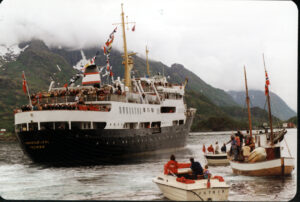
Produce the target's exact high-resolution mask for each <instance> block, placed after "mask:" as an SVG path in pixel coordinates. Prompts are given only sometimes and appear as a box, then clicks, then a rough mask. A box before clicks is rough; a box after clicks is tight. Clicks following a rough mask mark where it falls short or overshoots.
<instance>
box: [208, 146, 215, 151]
mask: <svg viewBox="0 0 300 202" xmlns="http://www.w3.org/2000/svg"><path fill="white" fill-rule="evenodd" d="M207 151H208V152H212V153H215V151H214V148H213V146H212V145H210V146H209V147H207Z"/></svg>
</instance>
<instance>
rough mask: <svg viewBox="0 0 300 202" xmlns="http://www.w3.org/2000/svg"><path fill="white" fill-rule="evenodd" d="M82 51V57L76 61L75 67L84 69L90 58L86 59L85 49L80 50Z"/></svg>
mask: <svg viewBox="0 0 300 202" xmlns="http://www.w3.org/2000/svg"><path fill="white" fill-rule="evenodd" d="M80 53H81V57H82V59H81V60H79V61H78V62H77V63H76V65H74V66H73V68H74V69H78V70H82V68H83V67H84V65H86V64H87V63H88V62H89V60H88V59H86V57H85V54H84V52H83V50H80Z"/></svg>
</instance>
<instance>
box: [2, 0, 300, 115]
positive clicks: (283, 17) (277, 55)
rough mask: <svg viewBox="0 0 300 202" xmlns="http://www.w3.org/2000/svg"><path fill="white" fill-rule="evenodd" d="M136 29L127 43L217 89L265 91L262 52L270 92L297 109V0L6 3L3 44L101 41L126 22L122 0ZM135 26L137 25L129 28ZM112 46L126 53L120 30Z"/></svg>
mask: <svg viewBox="0 0 300 202" xmlns="http://www.w3.org/2000/svg"><path fill="white" fill-rule="evenodd" d="M122 2H123V3H124V12H125V15H128V20H129V21H135V22H136V30H135V32H132V31H130V30H129V31H128V32H127V47H128V49H129V50H132V51H135V52H137V53H138V55H139V56H142V57H143V56H145V46H146V45H148V48H149V50H150V52H149V58H150V59H153V60H156V61H161V62H163V63H164V64H166V65H168V66H170V65H171V64H173V63H180V64H183V65H184V66H185V67H186V68H187V69H189V70H191V71H193V72H194V73H195V74H197V75H198V76H199V77H200V78H201V79H203V80H204V81H205V82H207V83H208V84H210V85H212V86H213V87H217V88H221V89H223V90H244V88H245V87H244V77H243V66H244V65H246V69H247V77H248V87H249V89H258V90H264V84H265V76H264V66H263V59H262V54H263V53H264V55H265V60H266V66H267V70H268V74H269V79H270V82H271V86H270V90H271V91H272V92H274V93H276V94H278V95H279V96H280V97H281V98H282V99H283V100H284V101H285V102H286V103H287V104H288V105H289V106H290V107H291V108H292V109H293V110H295V111H296V110H297V71H298V69H297V55H298V50H297V46H298V32H297V31H298V9H297V7H296V5H295V4H294V3H293V2H292V1H242V0H241V1H206V0H202V1H201V0H151V1H149V0H127V1H125V0H123V1H119V0H113V1H111V0H107V1H106V0H70V1H67V0H64V1H63V0H49V1H45V0H44V1H40V0H26V1H22V0H19V1H15V0H4V1H3V2H2V4H0V30H1V34H0V44H6V45H11V44H14V43H18V42H19V41H21V40H29V39H31V38H33V37H37V38H40V39H42V40H44V41H45V42H46V44H47V45H48V46H58V45H63V46H68V47H72V48H82V47H88V46H99V48H100V47H101V46H103V43H104V41H106V40H107V38H108V35H109V34H110V33H111V31H112V30H113V29H114V26H113V25H112V23H117V22H120V19H121V18H120V13H121V3H122ZM129 28H130V29H131V28H132V25H130V26H129ZM115 37H116V39H115V41H114V43H113V48H115V49H119V50H122V47H123V43H122V36H121V27H118V31H117V33H116V35H115Z"/></svg>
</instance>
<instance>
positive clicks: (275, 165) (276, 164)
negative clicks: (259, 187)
mask: <svg viewBox="0 0 300 202" xmlns="http://www.w3.org/2000/svg"><path fill="white" fill-rule="evenodd" d="M230 166H231V168H232V171H233V173H235V174H237V175H248V176H280V175H281V176H283V175H290V174H291V173H292V171H293V170H294V158H292V157H281V158H276V159H272V160H265V161H261V162H254V163H246V162H238V161H230Z"/></svg>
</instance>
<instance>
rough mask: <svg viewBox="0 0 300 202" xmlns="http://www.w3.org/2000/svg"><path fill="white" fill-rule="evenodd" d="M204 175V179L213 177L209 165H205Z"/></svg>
mask: <svg viewBox="0 0 300 202" xmlns="http://www.w3.org/2000/svg"><path fill="white" fill-rule="evenodd" d="M203 176H204V179H208V178H210V177H211V174H210V172H209V170H208V165H205V168H204V170H203Z"/></svg>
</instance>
